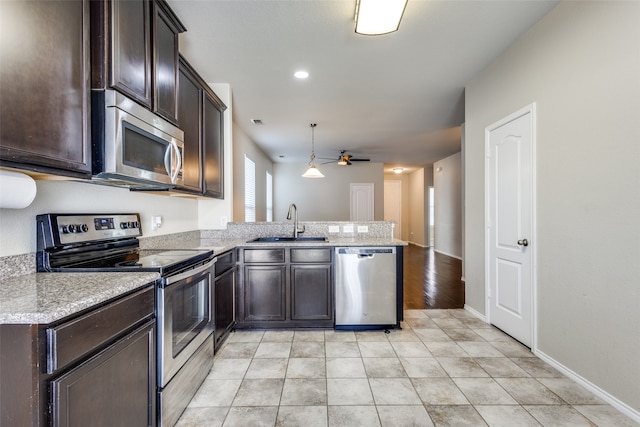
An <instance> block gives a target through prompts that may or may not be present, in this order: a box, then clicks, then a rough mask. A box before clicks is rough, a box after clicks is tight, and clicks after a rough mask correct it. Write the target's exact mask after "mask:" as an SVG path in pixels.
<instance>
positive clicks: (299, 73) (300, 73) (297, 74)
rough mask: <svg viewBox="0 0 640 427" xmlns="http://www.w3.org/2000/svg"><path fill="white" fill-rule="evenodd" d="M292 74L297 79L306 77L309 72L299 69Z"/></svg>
mask: <svg viewBox="0 0 640 427" xmlns="http://www.w3.org/2000/svg"><path fill="white" fill-rule="evenodd" d="M293 76H294V77H295V78H297V79H306V78H307V77H309V73H308V72H306V71H304V70H300V71H296V72H295V73H293Z"/></svg>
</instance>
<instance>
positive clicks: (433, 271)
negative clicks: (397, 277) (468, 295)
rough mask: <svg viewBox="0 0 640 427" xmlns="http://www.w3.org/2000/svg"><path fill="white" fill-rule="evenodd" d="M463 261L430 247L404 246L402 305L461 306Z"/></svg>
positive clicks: (407, 308)
mask: <svg viewBox="0 0 640 427" xmlns="http://www.w3.org/2000/svg"><path fill="white" fill-rule="evenodd" d="M461 278H462V261H461V260H459V259H456V258H453V257H450V256H447V255H443V254H440V253H437V252H435V251H434V250H433V248H432V247H431V248H422V247H420V246H416V245H411V244H410V245H408V246H405V247H404V309H405V310H409V309H425V308H427V309H435V308H438V309H452V308H463V307H464V282H462V280H460V279H461Z"/></svg>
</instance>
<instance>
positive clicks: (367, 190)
mask: <svg viewBox="0 0 640 427" xmlns="http://www.w3.org/2000/svg"><path fill="white" fill-rule="evenodd" d="M349 187H350V193H351V210H350V214H349V215H350V220H351V221H373V184H368V183H367V184H354V183H351V184H350V186H349Z"/></svg>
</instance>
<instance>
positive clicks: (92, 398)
mask: <svg viewBox="0 0 640 427" xmlns="http://www.w3.org/2000/svg"><path fill="white" fill-rule="evenodd" d="M154 325H155V320H154V321H153V322H150V323H148V324H146V325H145V326H143V327H141V328H140V329H138V330H136V331H135V332H133V333H131V334H130V335H127V336H126V337H125V338H123V339H122V340H120V341H117V342H116V343H115V344H113V345H111V346H110V347H107V348H106V349H105V350H103V351H101V352H100V353H98V354H97V355H95V356H94V357H92V358H91V359H89V360H88V361H87V362H85V363H83V364H81V365H79V366H78V367H76V368H74V369H72V370H71V371H69V372H67V373H65V374H63V375H61V376H60V377H58V378H56V379H54V380H53V381H52V382H51V399H52V401H51V410H52V414H51V417H52V419H51V425H53V426H70V425H87V424H90V425H92V426H104V427H111V426H134V425H135V426H154V425H155V402H156V394H155V385H156V384H155V383H156V381H155V371H156V369H155V351H154V346H155V340H154V336H155V327H154Z"/></svg>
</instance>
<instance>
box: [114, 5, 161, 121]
mask: <svg viewBox="0 0 640 427" xmlns="http://www.w3.org/2000/svg"><path fill="white" fill-rule="evenodd" d="M149 9H150V3H149V2H148V1H147V0H142V1H112V2H111V43H112V45H111V81H110V85H111V87H113V88H115V89H117V90H119V91H120V92H122V93H124V94H125V95H127V96H129V97H130V98H133V99H135V100H136V101H138V102H139V103H141V104H142V105H144V106H146V107H147V108H149V109H151V19H150V11H149Z"/></svg>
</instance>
